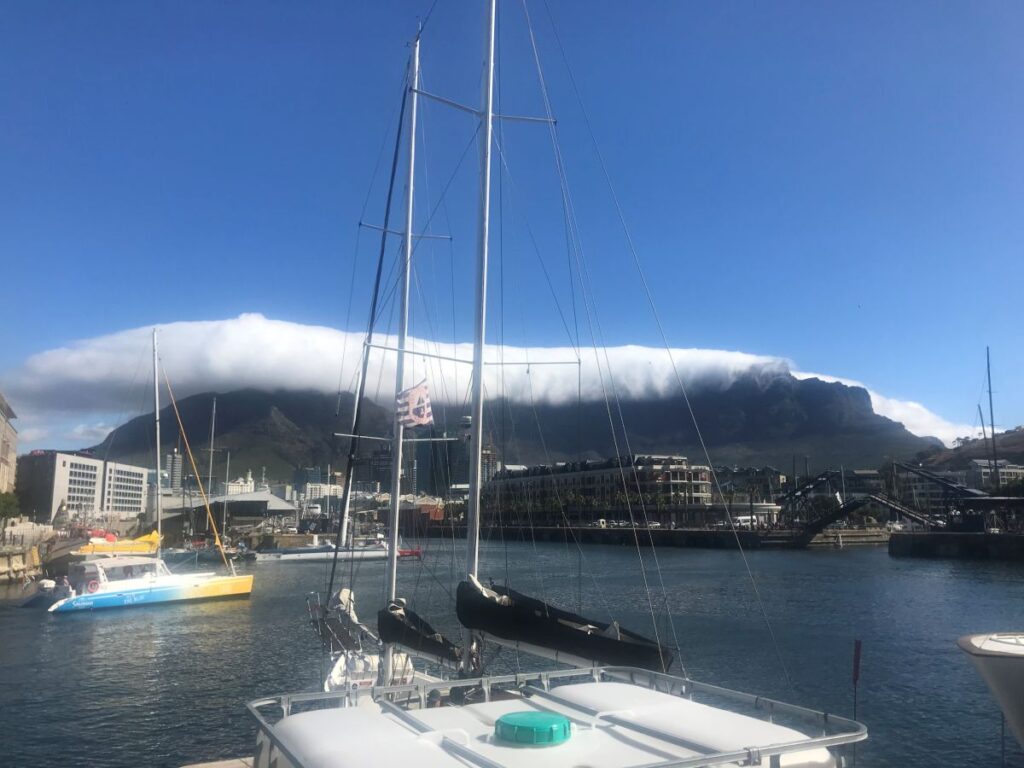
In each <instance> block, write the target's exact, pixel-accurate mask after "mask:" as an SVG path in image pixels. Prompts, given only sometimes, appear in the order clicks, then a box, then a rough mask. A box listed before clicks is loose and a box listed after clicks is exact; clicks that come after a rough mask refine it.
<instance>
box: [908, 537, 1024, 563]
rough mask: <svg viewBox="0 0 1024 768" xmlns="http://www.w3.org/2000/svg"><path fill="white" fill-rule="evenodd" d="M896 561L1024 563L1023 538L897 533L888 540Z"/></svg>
mask: <svg viewBox="0 0 1024 768" xmlns="http://www.w3.org/2000/svg"><path fill="white" fill-rule="evenodd" d="M889 554H890V555H891V556H893V557H930V558H950V559H960V560H1008V561H1016V562H1024V534H1020V533H995V532H992V531H979V532H959V531H950V532H945V531H894V532H893V534H892V536H891V537H890V539H889Z"/></svg>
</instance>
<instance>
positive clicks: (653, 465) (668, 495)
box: [484, 454, 711, 515]
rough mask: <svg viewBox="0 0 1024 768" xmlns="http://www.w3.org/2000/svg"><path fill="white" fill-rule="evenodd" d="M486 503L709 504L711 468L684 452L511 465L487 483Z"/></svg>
mask: <svg viewBox="0 0 1024 768" xmlns="http://www.w3.org/2000/svg"><path fill="white" fill-rule="evenodd" d="M484 499H485V506H486V507H487V508H488V509H490V510H494V509H495V508H497V507H498V506H499V505H501V506H506V505H507V506H510V507H515V506H520V507H523V508H524V509H531V508H532V509H536V510H538V511H557V510H558V509H559V508H565V509H568V510H572V511H573V512H574V514H576V515H579V513H581V512H584V511H588V512H599V511H602V510H615V509H624V508H625V507H626V505H627V502H628V503H629V504H634V503H639V502H643V504H644V505H645V506H646V508H647V509H648V511H651V510H655V509H661V508H668V507H688V506H704V505H708V504H710V503H711V469H710V467H706V466H700V465H691V464H690V462H689V460H688V459H687V458H686V457H685V456H673V455H650V454H645V455H640V454H637V455H627V456H620V457H615V458H611V459H607V460H605V461H581V462H561V463H558V464H543V465H539V466H534V467H526V468H522V467H515V468H513V467H507V468H505V469H503V470H501V471H499V472H497V473H496V474H495V476H494V477H493V478H492V479H491V480H490V482H488V483H487V484H486V485H485V486H484Z"/></svg>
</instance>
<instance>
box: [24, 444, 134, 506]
mask: <svg viewBox="0 0 1024 768" xmlns="http://www.w3.org/2000/svg"><path fill="white" fill-rule="evenodd" d="M147 474H148V470H146V469H145V468H144V467H135V466H131V465H128V464H120V463H118V462H112V461H111V462H104V461H102V460H101V459H97V458H95V457H94V456H90V455H88V454H82V453H64V452H60V451H32V452H31V453H30V454H28V455H26V456H22V457H20V458H19V459H18V475H19V479H18V485H17V493H18V504H19V506H20V507H21V509H22V511H23V512H24V513H26V514H28V515H31V516H32V517H33V519H35V520H36V521H37V522H44V523H49V522H52V521H53V520H54V518H56V517H57V516H58V514H59V513H60V514H63V515H64V516H66V517H69V518H70V517H76V518H78V519H80V520H85V519H89V518H92V517H95V516H97V515H99V514H100V513H103V512H112V513H116V514H117V515H118V517H121V518H127V517H132V516H134V515H137V514H139V513H142V512H145V511H146V497H147V492H146V490H147V484H146V478H147Z"/></svg>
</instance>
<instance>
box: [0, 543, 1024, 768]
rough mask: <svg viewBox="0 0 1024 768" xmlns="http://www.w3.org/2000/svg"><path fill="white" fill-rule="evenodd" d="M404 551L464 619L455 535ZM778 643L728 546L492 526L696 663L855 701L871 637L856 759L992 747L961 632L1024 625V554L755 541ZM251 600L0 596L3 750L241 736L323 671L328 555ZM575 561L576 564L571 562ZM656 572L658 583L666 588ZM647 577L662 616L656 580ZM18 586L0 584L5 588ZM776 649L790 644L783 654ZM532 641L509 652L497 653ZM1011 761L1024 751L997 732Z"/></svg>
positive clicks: (114, 750) (363, 569) (229, 748)
mask: <svg viewBox="0 0 1024 768" xmlns="http://www.w3.org/2000/svg"><path fill="white" fill-rule="evenodd" d="M423 545H424V546H425V547H426V557H425V560H424V562H423V563H422V564H417V563H402V564H400V567H399V578H400V591H401V592H402V594H404V595H407V596H409V597H410V598H411V600H410V602H411V603H412V604H413V605H415V606H416V607H417V608H418V610H419V612H420V613H422V614H424V615H426V616H428V617H429V618H430V619H431V620H432V621H434V623H435V626H437V627H438V628H440V629H443V630H445V631H447V632H457V629H456V625H455V619H454V609H453V608H452V604H451V594H452V593H453V591H454V590H453V585H454V583H455V582H456V580H457V577H458V573H459V571H460V569H461V564H462V561H463V558H464V554H463V551H464V549H463V545H462V542H456V543H455V544H454V545H453V544H452V542H442V541H429V542H423ZM748 557H749V561H750V565H751V568H752V570H753V572H754V575H755V577H756V579H757V583H758V586H759V588H760V593H761V597H762V600H763V603H764V608H765V611H766V612H767V614H768V616H769V618H770V619H771V624H772V628H773V629H774V633H775V636H776V640H777V643H778V648H779V653H778V654H777V653H776V652H775V650H774V647H773V643H772V640H771V637H770V635H769V633H768V630H767V629H766V626H765V622H764V619H763V617H762V615H761V610H760V608H759V607H758V603H757V599H756V597H755V596H754V593H753V590H752V588H751V584H750V580H749V579H748V577H747V575H746V571H745V569H744V567H743V562H742V560H741V558H740V556H739V554H738V553H736V552H722V551H706V550H694V549H665V550H660V551H659V552H658V562H657V563H655V561H654V560H653V558H651V556H650V553H647V555H646V556H645V558H644V566H645V570H646V585H647V586H646V588H645V578H644V577H643V576H642V571H641V569H640V566H639V565H638V562H637V554H636V552H635V550H631V549H630V548H627V547H604V546H587V547H585V548H584V551H583V555H582V557H581V556H579V554H578V553H577V552H576V551H575V550H573V549H570V548H567V547H564V546H561V545H556V544H544V545H537V546H536V547H534V546H532V545H528V544H510V545H508V546H505V545H501V544H490V545H486V544H485V545H484V548H483V567H482V568H481V573H482V574H485V575H490V576H492V577H493V578H494V579H495V580H496V581H504V580H505V579H506V575H507V578H508V581H509V583H510V584H511V586H513V587H514V588H517V589H520V590H521V591H525V592H529V593H531V594H534V595H537V596H544V597H546V598H547V599H548V600H550V601H554V602H557V603H558V604H560V605H563V606H566V607H571V608H575V607H576V606H577V603H578V601H579V600H580V599H581V598H582V603H583V606H584V611H585V612H586V613H590V614H591V615H593V616H594V617H595V618H601V617H608V616H609V615H611V616H613V617H614V618H616V619H618V620H619V621H620V622H621V623H622V624H624V625H626V626H630V627H633V628H636V629H638V630H642V631H646V632H648V633H652V632H655V631H657V632H658V633H659V635H660V637H661V639H662V641H663V642H667V643H673V642H674V639H673V637H672V635H673V632H672V629H671V627H670V625H669V624H668V622H667V621H665V618H664V617H665V606H666V604H667V605H668V607H669V609H670V610H671V613H672V615H673V617H674V619H675V621H674V624H675V634H676V635H677V637H678V642H679V645H680V647H681V648H682V653H681V656H682V661H683V663H684V664H685V665H686V669H687V671H688V672H689V674H690V675H691V676H692V677H694V678H697V679H700V680H705V681H707V682H712V683H717V684H720V685H725V686H728V687H734V688H739V689H742V690H747V691H751V692H757V693H763V694H766V695H770V696H775V697H777V698H782V699H785V700H788V701H793V702H794V703H799V704H804V705H806V706H811V707H815V708H821V709H825V710H827V711H834V712H837V713H840V714H847V715H848V714H850V713H851V710H852V700H853V697H852V687H851V657H852V647H853V640H854V638H861V639H862V640H863V641H864V653H863V664H862V672H861V684H860V695H859V700H860V703H859V713H858V714H859V716H860V719H862V720H863V721H864V722H866V723H867V724H868V727H869V730H870V732H871V739H870V741H869V742H868V744H866V745H864V746H863V747H862V748H860V749H859V751H858V752H859V754H858V763H859V764H860V765H864V766H934V765H993V766H995V765H999V760H1000V719H999V711H998V709H997V708H996V705H995V704H994V702H993V701H992V699H991V697H990V696H989V694H988V691H987V689H986V688H985V687H984V684H983V683H982V682H981V680H980V678H979V677H978V676H977V675H976V674H975V672H974V670H973V669H972V668H971V666H970V664H969V662H968V660H967V659H966V657H964V656H963V654H961V653H960V651H958V650H957V649H956V646H955V641H956V638H957V637H958V636H960V635H963V634H968V633H974V632H986V631H994V630H1000V629H1002V630H1005V629H1021V628H1024V589H1022V581H1024V568H1021V567H1019V566H1010V565H1000V564H990V563H966V562H956V561H927V560H895V559H891V558H889V556H888V555H887V553H886V552H885V550H884V549H875V548H871V549H861V550H856V549H847V550H844V551H822V552H754V553H750V554H749V555H748ZM248 568H249V569H251V570H253V571H254V572H255V573H256V582H255V588H254V591H253V595H252V598H251V599H250V600H247V601H246V600H241V601H225V602H210V603H193V604H182V605H168V606H152V607H145V608H129V609H123V610H112V611H105V612H96V613H82V614H78V615H75V614H71V615H62V616H54V615H50V614H47V613H46V612H44V611H37V610H22V609H17V608H14V607H12V606H11V605H10V603H9V602H8V603H4V604H2V605H0V696H2V700H0V712H2V716H0V750H2V752H0V763H2V764H3V765H4V766H33V767H36V768H38V767H44V768H45V766H180V765H183V764H185V763H189V762H197V761H202V760H213V759H215V758H218V757H233V756H240V755H246V754H250V753H251V751H252V745H253V743H254V733H255V731H254V728H253V725H252V723H251V722H250V719H249V716H248V714H247V713H246V710H245V702H246V701H248V700H251V699H253V698H256V697H258V696H262V695H266V694H271V693H280V692H284V691H296V690H308V689H314V688H317V687H318V686H319V683H320V680H321V679H322V676H323V673H324V671H325V670H324V660H323V659H322V657H321V655H320V651H319V645H318V643H317V641H316V639H315V638H314V636H313V634H312V632H311V631H310V629H309V627H308V624H307V623H306V613H305V604H304V595H305V594H306V593H307V592H309V591H311V590H317V589H323V587H324V584H325V582H326V569H325V567H324V566H322V565H309V564H306V565H299V564H280V563H277V564H265V565H264V564H260V565H258V566H257V565H250V566H248ZM343 571H344V576H345V581H346V583H347V582H348V581H349V579H353V580H354V584H355V588H356V593H357V601H358V603H357V605H358V607H359V609H360V613H361V614H363V615H364V617H365V618H367V619H370V620H371V623H372V617H373V616H374V614H375V613H376V608H377V607H378V606H379V605H380V604H381V600H382V593H383V574H384V567H383V564H381V563H374V564H362V565H361V566H360V567H359V570H358V571H357V572H356V573H355V574H350V573H349V571H348V569H347V568H345V569H343ZM581 574H582V578H581V577H580V575H581ZM662 585H664V590H663V589H662ZM648 594H651V595H652V596H653V601H654V604H655V605H654V611H653V613H654V619H656V621H655V620H652V610H651V608H650V602H651V601H649V600H648ZM14 596H16V592H14V591H8V592H7V593H6V595H5V594H4V593H2V592H0V598H4V597H6V598H7V600H10V599H11V598H13V597H14ZM780 656H781V662H780ZM517 662H518V663H519V664H522V665H523V666H524V668H528V667H529V664H530V661H529V659H527V658H525V657H524V658H521V659H518V660H517V659H515V658H514V657H512V656H511V655H510V654H509V652H505V653H504V654H502V655H500V656H499V657H498V658H497V659H496V660H495V662H494V666H493V667H492V669H493V670H494V671H507V670H508V669H510V668H513V667H515V665H516V664H517ZM1007 754H1008V764H1011V765H1024V757H1022V755H1021V754H1020V752H1019V750H1018V749H1017V748H1016V746H1015V745H1011V744H1010V742H1007Z"/></svg>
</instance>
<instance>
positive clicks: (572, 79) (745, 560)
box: [523, 0, 796, 690]
mask: <svg viewBox="0 0 1024 768" xmlns="http://www.w3.org/2000/svg"><path fill="white" fill-rule="evenodd" d="M542 2H543V3H544V7H545V9H546V11H547V14H548V18H549V19H550V21H551V28H552V31H553V33H554V38H555V41H556V44H557V47H558V50H559V52H560V54H561V57H562V61H563V63H564V65H565V68H566V72H567V73H568V75H569V81H570V83H571V85H572V89H573V92H574V94H575V96H576V100H577V103H578V104H579V107H580V110H581V112H582V114H583V121H584V125H585V126H586V128H587V132H588V134H589V136H590V140H591V143H592V144H593V146H594V150H595V152H596V154H597V157H598V161H599V163H600V166H601V171H602V175H603V177H604V180H605V184H606V186H607V187H608V190H609V193H610V195H611V197H612V201H613V203H614V205H615V210H616V214H617V217H618V220H619V224H620V226H621V227H622V230H623V233H624V235H625V238H626V242H627V245H628V248H629V251H630V254H631V256H632V259H633V263H634V265H635V267H636V269H637V273H638V274H639V276H640V280H641V283H642V285H643V289H644V294H645V296H646V298H647V302H648V305H649V306H650V309H651V312H652V314H653V316H654V320H655V323H656V324H657V327H658V332H659V334H660V336H661V339H662V343H663V345H664V346H665V350H666V352H667V354H668V359H669V362H670V364H671V367H672V372H673V376H674V378H675V380H676V384H677V385H678V387H679V390H680V392H681V393H682V395H683V400H684V401H685V403H686V408H687V410H688V412H689V414H690V418H691V420H692V422H693V425H694V430H695V431H696V434H697V439H698V442H699V443H700V446H701V451H702V453H703V455H704V459H705V461H707V464H708V466H709V467H710V469H711V477H712V479H713V481H714V484H715V489H716V490H717V491H718V494H719V497H720V498H722V501H723V504H724V506H725V514H726V518H727V519H728V521H729V527H730V529H731V530H732V533H733V536H734V537H735V540H736V546H737V548H738V549H739V552H740V556H741V558H742V560H743V565H744V568H745V569H746V572H747V576H748V578H749V579H750V583H751V587H752V589H753V591H754V595H755V598H756V600H757V604H758V607H759V609H760V611H761V615H762V618H763V620H764V622H765V626H766V628H767V630H768V634H769V636H770V638H771V641H772V646H773V648H774V650H775V655H776V657H777V659H778V661H779V664H780V666H781V667H782V672H783V675H784V677H785V679H786V681H787V683H788V684H789V686H790V687H791V688H792V689H793V690H796V686H795V684H794V682H793V679H792V677H791V676H790V674H789V669H788V667H787V665H786V662H785V659H784V658H783V656H782V651H781V648H780V647H779V643H778V639H777V637H776V635H775V629H774V627H773V626H772V623H771V619H770V618H769V616H768V611H767V608H766V607H765V604H764V600H763V599H762V597H761V591H760V589H759V587H758V584H757V579H756V578H755V577H754V573H753V570H752V569H751V567H750V562H749V560H748V558H747V553H746V551H745V550H744V549H743V545H742V542H741V541H740V536H739V532H738V530H737V529H736V525H735V521H734V520H733V516H732V513H731V511H730V510H729V505H728V503H727V502H725V497H724V495H723V494H722V489H721V485H720V483H719V480H718V475H717V473H716V472H715V470H714V467H713V466H712V464H711V456H710V453H709V451H708V448H707V443H706V442H705V440H704V436H703V434H702V432H701V430H700V426H699V424H698V423H697V419H696V415H695V414H694V411H693V406H692V404H691V402H690V397H689V394H688V391H687V389H686V386H685V384H684V383H683V379H682V376H681V375H680V373H679V369H678V367H677V365H676V362H675V358H674V356H673V355H672V348H671V346H670V345H669V342H668V335H667V334H666V332H665V328H664V325H663V324H662V322H661V316H660V315H659V314H658V311H657V307H656V306H655V303H654V298H653V296H652V294H651V290H650V285H649V283H648V281H647V277H646V274H645V273H644V271H643V268H642V265H641V263H640V257H639V254H638V252H637V250H636V245H635V243H634V241H633V238H632V235H631V233H630V231H629V227H628V226H627V224H626V219H625V214H624V213H623V210H622V205H621V203H620V202H619V198H618V195H617V194H616V193H615V189H614V186H613V185H612V182H611V175H610V174H609V172H608V166H607V164H606V163H605V160H604V155H603V154H602V153H601V149H600V146H599V145H598V143H597V137H596V135H595V133H594V129H593V126H592V124H591V122H590V116H589V114H588V113H587V110H586V107H585V106H584V104H583V99H582V97H581V95H580V92H579V88H578V86H577V83H576V78H575V76H574V75H573V72H572V68H571V67H570V66H569V62H568V57H567V56H566V53H565V48H564V47H563V45H562V41H561V38H560V36H559V35H558V30H557V26H556V24H555V21H554V16H553V14H552V13H551V8H550V6H549V4H548V2H547V0H542ZM523 5H524V8H525V0H523ZM673 626H674V624H673Z"/></svg>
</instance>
